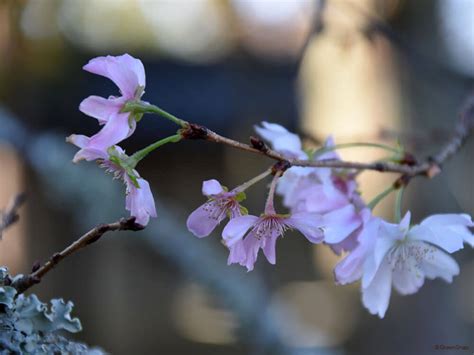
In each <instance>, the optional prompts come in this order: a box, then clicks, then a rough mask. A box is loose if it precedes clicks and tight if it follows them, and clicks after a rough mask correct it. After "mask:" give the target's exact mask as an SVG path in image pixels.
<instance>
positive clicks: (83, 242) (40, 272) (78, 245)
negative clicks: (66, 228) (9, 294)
mask: <svg viewBox="0 0 474 355" xmlns="http://www.w3.org/2000/svg"><path fill="white" fill-rule="evenodd" d="M143 228H144V227H143V226H141V225H140V224H137V223H136V222H135V218H134V217H131V218H127V219H125V218H122V219H121V220H120V221H117V222H114V223H109V224H102V225H99V226H97V227H94V228H93V229H91V230H90V231H89V232H87V233H86V234H84V235H83V236H82V237H80V238H79V239H77V240H76V241H74V242H73V243H72V244H71V245H69V246H68V247H66V248H65V249H64V250H62V251H60V252H59V253H54V254H53V255H52V256H51V257H50V258H49V260H48V261H47V262H46V263H44V264H43V265H42V266H39V267H36V268H34V269H35V270H33V272H32V273H31V274H29V275H25V276H23V277H20V278H18V279H17V280H15V281H14V282H13V283H12V285H11V286H12V287H14V288H15V289H16V290H17V292H18V293H22V292H25V291H26V290H27V289H29V288H30V287H32V286H33V285H35V284H37V283H39V282H41V279H42V278H43V277H44V276H45V275H46V274H47V273H48V272H49V271H51V270H52V269H53V268H54V267H55V266H56V265H58V264H59V263H60V262H61V261H62V260H63V259H65V258H66V257H68V256H69V255H71V254H74V253H75V252H77V251H79V250H81V249H82V248H85V247H86V246H88V245H90V244H92V243H95V242H96V241H98V240H99V239H100V238H101V237H102V236H103V235H104V234H105V233H107V232H111V231H126V230H129V231H139V230H142V229H143Z"/></svg>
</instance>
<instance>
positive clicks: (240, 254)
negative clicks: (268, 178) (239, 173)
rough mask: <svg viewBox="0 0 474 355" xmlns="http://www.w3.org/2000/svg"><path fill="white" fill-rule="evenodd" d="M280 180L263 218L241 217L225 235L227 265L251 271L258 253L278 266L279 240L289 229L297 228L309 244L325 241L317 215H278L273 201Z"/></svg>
mask: <svg viewBox="0 0 474 355" xmlns="http://www.w3.org/2000/svg"><path fill="white" fill-rule="evenodd" d="M277 179H278V177H275V178H274V180H273V182H272V185H271V186H270V192H269V194H268V199H267V202H266V204H265V211H264V213H263V214H262V215H261V216H260V217H257V216H252V215H246V216H240V217H237V218H233V219H231V220H230V221H229V222H228V223H227V225H226V226H225V228H224V230H223V232H222V238H223V239H224V243H225V244H226V245H227V247H228V248H229V251H230V254H229V258H228V260H227V262H228V264H233V263H238V264H240V265H242V266H245V267H246V268H247V270H248V271H251V270H253V268H254V264H255V262H256V261H257V256H258V252H259V250H260V249H262V250H263V254H264V255H265V257H266V258H267V260H268V262H269V263H270V264H275V263H276V249H275V247H276V241H277V239H278V238H279V237H281V236H283V234H284V232H285V231H286V230H287V229H290V228H294V229H297V230H298V231H299V232H300V233H302V234H303V235H304V236H305V237H306V238H307V239H308V240H309V241H310V242H312V243H320V242H322V241H323V228H322V218H321V216H319V215H317V214H315V213H309V212H300V213H295V214H292V215H282V214H277V213H276V211H275V208H274V205H273V198H274V193H275V187H276V182H277Z"/></svg>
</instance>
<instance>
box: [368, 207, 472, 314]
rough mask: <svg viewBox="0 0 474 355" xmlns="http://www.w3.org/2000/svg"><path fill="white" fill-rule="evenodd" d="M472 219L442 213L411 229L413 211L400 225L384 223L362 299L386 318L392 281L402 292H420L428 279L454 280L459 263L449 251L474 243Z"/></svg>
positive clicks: (457, 272) (371, 311)
mask: <svg viewBox="0 0 474 355" xmlns="http://www.w3.org/2000/svg"><path fill="white" fill-rule="evenodd" d="M472 226H474V224H473V223H472V220H471V218H470V217H469V216H468V215H466V214H444V215H443V214H440V215H433V216H431V217H428V218H426V219H425V220H423V221H422V222H421V223H420V224H419V225H416V226H414V227H411V228H410V213H409V212H408V213H406V215H405V217H404V218H403V219H402V221H401V222H400V223H399V224H390V223H386V222H381V223H380V226H379V231H378V237H377V239H376V240H375V245H374V247H373V250H372V252H369V254H368V256H367V258H366V260H365V261H364V265H363V271H362V302H363V304H364V306H365V307H366V308H367V309H368V310H369V312H370V313H372V314H378V316H379V317H380V318H383V317H384V315H385V312H386V310H387V308H388V305H389V301H390V294H391V288H392V284H393V286H394V288H395V289H396V290H397V291H398V292H399V293H400V294H402V295H409V294H413V293H415V292H417V291H418V290H419V289H420V287H421V286H422V285H423V283H424V280H425V278H428V279H434V278H437V277H439V278H442V279H443V280H445V281H446V282H451V281H452V279H453V276H455V275H458V274H459V266H458V264H457V263H456V261H455V260H454V259H453V258H452V257H451V256H450V255H449V254H448V253H453V252H455V251H457V250H459V249H461V248H463V244H464V243H468V244H470V245H471V246H474V236H473V235H472V233H471V232H470V231H469V229H468V227H472Z"/></svg>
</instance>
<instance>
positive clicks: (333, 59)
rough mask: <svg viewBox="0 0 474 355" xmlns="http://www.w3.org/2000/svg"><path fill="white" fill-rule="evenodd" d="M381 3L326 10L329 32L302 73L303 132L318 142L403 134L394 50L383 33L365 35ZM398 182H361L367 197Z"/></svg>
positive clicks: (348, 3) (362, 155) (368, 156)
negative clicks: (384, 132) (329, 137)
mask: <svg viewBox="0 0 474 355" xmlns="http://www.w3.org/2000/svg"><path fill="white" fill-rule="evenodd" d="M396 3H397V1H396V0H395V1H385V2H384V3H383V6H384V7H386V9H388V7H390V8H391V9H392V11H393V9H394V6H395V5H396ZM376 4H377V1H375V0H345V1H336V0H334V1H331V0H328V1H327V3H326V5H325V7H324V14H323V26H324V27H323V31H322V32H321V33H320V34H318V35H315V36H314V37H313V38H312V39H311V40H310V42H309V45H308V48H307V51H306V53H305V57H304V59H303V62H302V67H301V72H300V87H301V89H302V90H301V91H302V112H303V122H302V128H303V130H304V131H305V132H307V133H309V134H310V135H311V136H313V137H315V138H318V139H320V140H323V139H325V137H326V136H327V135H329V134H333V135H334V137H335V139H336V143H346V142H351V141H352V142H354V141H372V142H375V141H377V140H378V139H379V138H380V137H378V136H380V131H381V129H389V130H394V131H398V130H399V124H400V116H401V110H400V93H399V87H398V84H399V82H398V78H397V75H398V73H397V64H396V62H395V57H394V54H395V51H394V48H393V47H392V46H391V44H390V42H389V41H388V40H387V39H385V38H384V37H382V36H380V35H378V34H377V33H376V34H375V35H373V36H368V35H366V34H364V29H366V28H369V25H370V21H371V20H373V18H372V17H371V16H372V15H367V14H373V13H374V11H375V7H376V6H375V5H376ZM389 4H390V5H389ZM377 5H382V4H381V2H380V1H379V2H378V4H377ZM369 38H370V39H369ZM340 153H341V154H342V156H343V157H345V158H347V159H354V160H361V161H373V160H376V159H379V158H381V157H383V156H384V154H386V153H382V155H381V152H379V151H376V150H375V151H374V150H367V149H352V150H350V152H348V151H346V150H344V151H341V152H340ZM392 180H393V177H392V176H387V174H383V175H382V174H376V173H364V174H363V175H362V176H361V180H360V181H361V185H362V188H361V190H362V191H364V192H365V193H366V195H365V196H364V197H365V198H366V199H370V198H372V197H374V196H375V195H376V194H378V193H379V192H381V191H382V190H383V189H385V188H386V187H387V185H388V184H389V183H390V182H391V181H392ZM391 197H392V198H393V196H391ZM384 206H385V207H389V208H390V205H389V204H387V203H385V204H382V206H381V211H382V213H383V212H385V211H384ZM389 211H390V212H389V213H391V210H390V209H389Z"/></svg>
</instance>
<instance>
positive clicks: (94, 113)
mask: <svg viewBox="0 0 474 355" xmlns="http://www.w3.org/2000/svg"><path fill="white" fill-rule="evenodd" d="M124 104H125V100H124V99H123V98H122V97H119V98H113V99H111V98H109V99H105V98H103V97H100V96H89V97H88V98H86V99H84V100H82V102H81V103H80V105H79V110H80V111H81V112H83V113H85V114H86V115H88V116H91V117H94V118H97V120H98V121H99V123H100V124H105V123H107V121H108V120H109V117H110V116H112V115H115V114H118V113H119V112H120V110H121V108H122V106H123V105H124Z"/></svg>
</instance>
